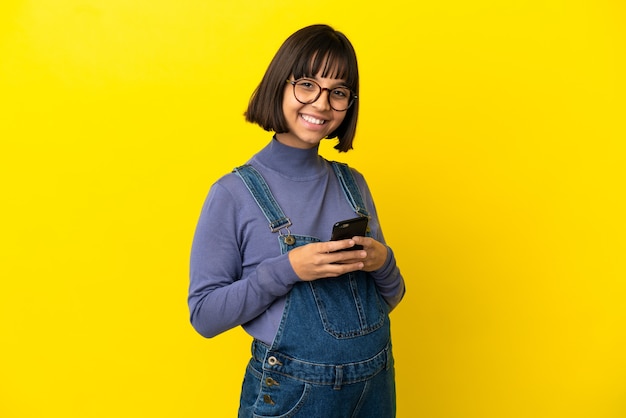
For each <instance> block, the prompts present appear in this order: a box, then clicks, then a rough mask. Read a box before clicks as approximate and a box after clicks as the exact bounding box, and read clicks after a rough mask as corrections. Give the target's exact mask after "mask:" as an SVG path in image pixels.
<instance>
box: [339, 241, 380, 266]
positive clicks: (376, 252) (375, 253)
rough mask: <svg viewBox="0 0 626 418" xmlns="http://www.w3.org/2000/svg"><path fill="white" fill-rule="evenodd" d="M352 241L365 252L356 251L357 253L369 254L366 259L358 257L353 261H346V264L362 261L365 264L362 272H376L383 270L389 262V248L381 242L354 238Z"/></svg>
mask: <svg viewBox="0 0 626 418" xmlns="http://www.w3.org/2000/svg"><path fill="white" fill-rule="evenodd" d="M352 240H353V241H354V242H355V243H356V244H357V245H362V246H363V250H356V251H354V252H355V253H359V254H360V253H361V252H362V251H365V253H366V254H367V255H366V256H365V258H363V257H358V258H355V259H351V260H346V261H344V263H353V262H357V261H360V262H362V263H363V264H364V266H363V268H362V269H361V270H363V271H374V270H378V269H379V268H381V267H382V266H383V265H384V264H385V261H386V260H387V247H386V246H385V245H383V244H381V243H380V242H378V241H376V240H375V239H374V238H369V237H353V238H352Z"/></svg>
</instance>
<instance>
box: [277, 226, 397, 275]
mask: <svg viewBox="0 0 626 418" xmlns="http://www.w3.org/2000/svg"><path fill="white" fill-rule="evenodd" d="M356 244H358V245H362V246H363V249H362V250H354V251H339V250H345V249H347V248H350V247H352V246H354V245H356ZM386 259H387V247H386V246H384V245H383V244H381V243H380V242H378V241H376V240H375V239H373V238H368V237H354V238H353V239H345V240H340V241H328V242H317V243H312V244H307V245H304V246H302V247H297V248H294V249H293V250H291V251H290V252H289V261H290V262H291V266H292V267H293V270H294V271H295V272H296V274H297V275H298V277H300V279H301V280H304V281H312V280H317V279H324V278H329V277H338V276H341V275H342V274H345V273H350V272H352V271H357V270H363V271H374V270H377V269H379V268H381V267H382V266H383V264H384V263H385V260H386Z"/></svg>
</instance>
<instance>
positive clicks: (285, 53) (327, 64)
mask: <svg viewBox="0 0 626 418" xmlns="http://www.w3.org/2000/svg"><path fill="white" fill-rule="evenodd" d="M320 71H322V74H321V75H322V77H332V78H342V79H344V80H345V81H346V85H347V87H349V88H350V89H351V90H352V91H354V93H355V94H356V95H357V97H358V95H359V69H358V64H357V60H356V53H355V52H354V48H353V46H352V44H351V43H350V41H349V40H348V38H347V37H346V36H345V35H344V34H343V33H341V32H338V31H336V30H334V29H333V28H332V27H330V26H328V25H312V26H307V27H305V28H302V29H300V30H298V31H297V32H295V33H294V34H292V35H291V36H290V37H289V38H287V40H286V41H285V42H284V43H283V44H282V46H281V47H280V48H279V49H278V52H276V55H275V56H274V58H273V59H272V62H270V65H269V67H268V68H267V71H266V72H265V75H264V76H263V79H262V80H261V83H260V84H259V86H258V87H257V88H256V90H255V91H254V93H253V94H252V97H251V98H250V102H249V103H248V110H247V111H246V112H245V117H246V121H248V122H252V123H256V124H258V125H259V126H261V127H262V128H263V129H265V130H266V131H274V132H276V133H285V132H287V131H288V128H287V122H286V121H285V117H284V115H283V110H282V104H283V96H284V92H285V83H286V81H287V79H288V78H289V77H291V76H293V77H295V78H296V79H298V78H302V77H315V76H316V75H317V74H318V73H319V72H320ZM346 112H347V113H346V116H345V118H344V120H343V122H342V123H341V125H339V127H338V128H337V129H335V130H334V131H333V132H332V133H331V134H329V135H328V138H335V137H336V138H338V139H339V143H338V144H337V145H335V148H336V149H338V150H339V151H342V152H347V151H348V150H350V149H352V141H353V140H354V134H355V132H356V122H357V118H358V114H359V100H358V99H357V100H355V101H354V103H353V104H352V106H350V108H348V110H346Z"/></svg>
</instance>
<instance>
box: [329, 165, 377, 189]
mask: <svg viewBox="0 0 626 418" xmlns="http://www.w3.org/2000/svg"><path fill="white" fill-rule="evenodd" d="M326 162H327V163H328V164H329V166H331V167H332V166H334V167H333V170H334V169H335V167H336V168H337V169H339V170H340V171H342V172H349V173H350V174H352V176H353V177H354V180H355V181H356V182H357V183H358V184H359V185H367V182H366V181H365V176H364V175H363V174H362V173H361V172H360V171H359V170H357V169H356V168H354V167H352V166H350V165H348V164H347V163H344V162H340V161H329V160H326Z"/></svg>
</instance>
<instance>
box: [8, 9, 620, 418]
mask: <svg viewBox="0 0 626 418" xmlns="http://www.w3.org/2000/svg"><path fill="white" fill-rule="evenodd" d="M318 22H325V23H330V24H332V25H334V26H335V27H336V28H337V29H339V30H342V31H344V32H345V33H346V34H347V35H348V36H349V37H350V39H351V40H352V41H353V43H354V45H355V47H356V49H357V53H358V57H359V60H360V68H361V83H362V91H361V110H362V113H361V118H360V125H359V131H358V136H357V140H356V143H355V146H356V149H355V150H354V151H353V152H350V153H348V154H341V155H340V154H337V153H335V152H334V150H332V145H333V144H332V143H325V144H324V145H323V147H322V153H323V155H325V156H327V157H328V158H330V159H339V160H343V161H346V162H349V163H350V164H352V165H354V166H355V167H357V168H358V169H359V170H360V171H362V172H363V173H364V174H365V175H366V177H367V178H368V179H369V182H370V186H371V188H372V190H373V193H374V196H375V198H376V201H377V205H378V209H379V212H380V216H381V219H382V222H383V225H384V228H385V232H386V237H387V240H388V241H389V243H390V244H391V245H392V246H393V248H394V249H395V251H396V254H397V258H398V260H399V262H400V266H401V268H402V271H403V273H404V275H405V278H406V281H407V286H408V293H407V296H406V298H405V300H404V302H403V303H402V304H401V305H400V306H399V307H398V309H397V310H396V311H394V312H393V314H392V321H393V324H394V328H393V332H394V334H393V336H394V344H395V352H396V357H397V377H398V408H399V412H398V417H401V418H402V417H425V418H440V417H441V418H443V417H445V418H489V417H498V418H503V417H504V418H517V417H536V418H537V417H545V418H549V417H550V418H552V417H567V418H578V417H581V418H582V417H585V418H619V417H625V416H626V308H625V307H624V306H625V296H626V285H625V279H626V267H625V263H624V258H625V257H624V255H625V250H626V248H625V245H624V239H625V238H624V237H625V236H626V234H625V233H626V227H625V222H624V214H625V213H626V205H625V202H624V191H625V180H626V178H625V177H626V176H625V175H624V170H625V168H624V167H625V163H626V161H625V150H624V140H625V139H626V128H625V114H626V113H625V111H626V106H625V103H624V101H625V97H626V83H625V81H624V79H625V75H626V59H625V56H626V55H625V53H626V29H625V28H626V6H625V4H624V3H623V2H622V1H621V0H580V1H569V0H545V1H542V0H527V1H501V0H473V1H461V0H444V1H419V2H415V1H405V2H401V1H386V2H381V3H376V4H375V3H373V2H363V1H344V2H341V1H334V0H333V1H330V0H320V1H316V2H312V3H297V2H296V3H294V2H292V1H286V0H284V1H282V0H274V1H270V2H266V1H253V0H242V1H237V0H234V1H219V2H218V1H215V0H214V1H206V0H186V1H161V0H159V1H155V0H151V1H147V0H144V1H142V0H82V1H81V0H32V1H26V0H24V1H11V0H9V1H7V0H3V2H2V6H0V106H1V107H0V176H1V179H2V180H1V181H2V183H1V186H2V188H1V191H0V199H1V206H0V210H1V219H0V236H1V244H0V245H1V252H0V275H1V282H0V283H1V284H0V286H1V288H0V315H1V317H0V318H1V322H0V338H1V347H2V353H1V354H0V417H3V418H18V417H20V418H21V417H81V418H85V417H196V416H208V417H231V416H234V414H235V410H236V408H237V404H238V397H239V387H240V383H241V378H242V376H243V370H244V367H245V364H246V361H247V358H248V349H249V348H248V342H249V338H248V337H247V336H246V335H245V334H244V333H243V332H242V331H241V330H239V329H237V330H232V331H229V332H227V333H225V334H223V335H221V336H219V337H217V338H215V339H213V340H205V339H203V338H202V337H200V336H199V335H197V334H195V332H194V331H193V330H192V328H191V326H190V325H189V323H188V312H187V305H186V291H187V280H188V279H187V273H188V256H189V250H190V243H191V238H192V234H193V231H194V227H195V223H196V220H197V217H198V214H199V210H200V206H201V204H202V202H203V200H204V197H205V195H206V192H207V191H208V188H209V186H210V184H211V183H212V182H213V181H214V180H215V179H217V178H218V177H219V176H220V175H222V174H224V173H226V172H228V171H230V169H231V168H232V167H234V166H235V165H238V164H240V163H242V162H244V161H245V160H246V159H247V158H248V157H249V156H250V155H251V154H252V153H253V152H255V151H256V150H258V149H259V148H261V147H262V146H264V145H265V144H266V143H267V141H268V140H269V138H270V136H269V134H267V133H265V132H264V131H262V130H261V129H260V128H258V127H256V126H252V125H248V124H246V123H245V122H244V120H243V117H242V112H243V111H244V109H245V106H246V104H247V101H248V98H249V96H250V94H251V92H252V90H253V89H254V88H255V87H256V85H257V83H258V82H259V81H260V78H261V76H262V74H263V73H264V71H265V68H266V66H267V64H268V63H269V61H270V59H271V57H272V56H273V54H274V53H275V51H276V50H277V49H278V47H279V46H280V44H281V43H282V41H283V40H284V39H285V38H286V37H287V36H288V35H289V34H291V33H292V32H293V31H295V30H296V29H299V28H300V27H302V26H304V25H308V24H311V23H318Z"/></svg>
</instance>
